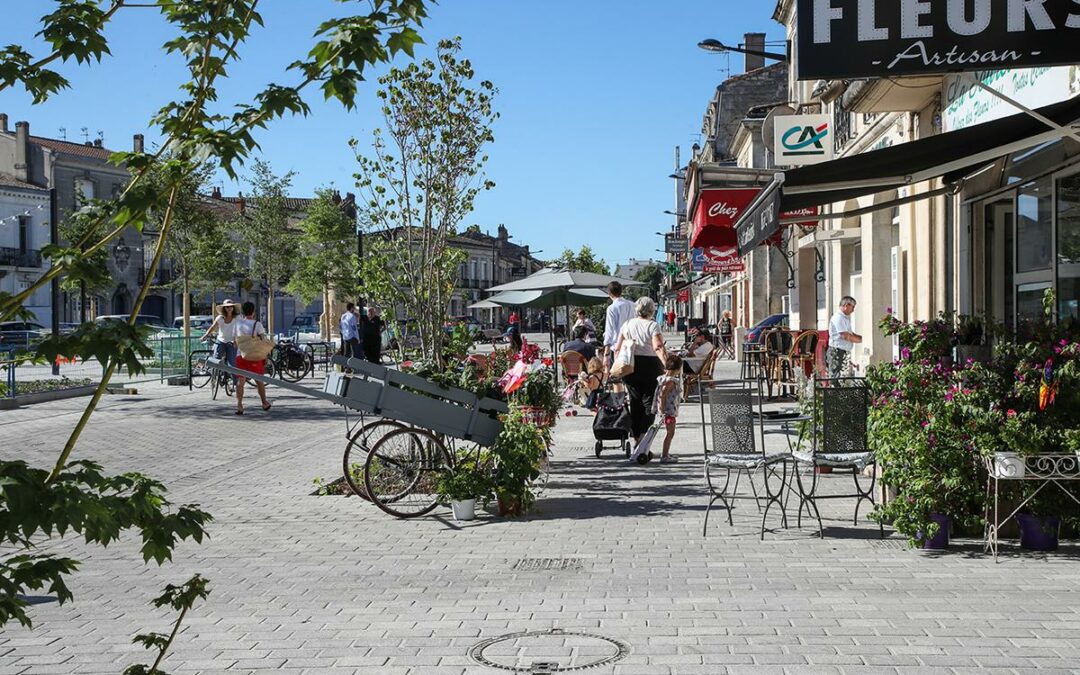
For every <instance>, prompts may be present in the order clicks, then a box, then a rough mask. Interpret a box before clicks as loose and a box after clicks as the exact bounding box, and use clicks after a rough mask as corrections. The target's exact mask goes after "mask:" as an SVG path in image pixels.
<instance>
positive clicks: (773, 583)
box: [0, 364, 1080, 675]
mask: <svg viewBox="0 0 1080 675" xmlns="http://www.w3.org/2000/svg"><path fill="white" fill-rule="evenodd" d="M723 367H724V368H725V369H728V370H731V369H732V368H733V366H731V365H730V364H724V366H723ZM723 372H725V373H726V372H728V371H727V370H725V371H723ZM728 374H734V371H733V370H731V372H730V373H728ZM274 400H275V406H274V409H273V410H272V411H271V412H270V413H269V414H263V413H262V412H261V411H258V410H255V406H249V410H251V412H250V413H249V414H248V415H245V416H244V417H241V418H237V417H235V416H233V415H232V414H231V410H232V408H231V400H227V401H217V402H212V401H210V398H209V394H208V392H206V391H196V392H193V393H189V392H188V391H187V389H186V388H176V387H164V386H147V387H145V388H144V389H142V390H140V395H139V396H133V397H128V396H110V397H108V398H107V399H106V400H105V404H104V405H103V407H102V410H101V411H100V412H99V414H98V415H96V416H95V418H94V420H93V422H92V423H91V425H90V426H89V428H88V430H87V433H86V434H85V438H84V441H83V442H82V444H81V445H80V448H79V450H78V451H77V453H76V456H77V457H79V456H81V457H93V458H94V459H97V460H99V461H101V462H102V463H103V464H104V465H105V466H106V468H107V469H108V470H110V471H125V470H139V471H144V472H146V473H149V474H151V475H153V476H155V477H157V478H159V479H161V480H162V481H163V482H165V484H166V485H168V486H170V489H171V496H172V499H173V500H174V501H175V502H177V503H180V502H188V501H197V502H199V503H201V504H202V505H203V506H204V507H205V508H206V509H207V510H209V511H210V512H211V513H213V514H214V516H215V521H214V522H213V523H212V524H211V526H210V534H211V537H210V540H209V541H207V542H205V543H204V544H203V545H194V544H184V545H181V546H180V547H179V549H178V550H177V553H176V556H175V560H174V561H173V562H172V563H171V564H167V565H165V566H163V567H161V568H159V567H157V566H153V565H150V566H147V565H143V564H142V563H141V559H140V558H139V556H138V542H137V541H135V540H133V539H132V538H131V537H126V538H125V539H124V540H123V541H122V542H120V543H119V544H118V545H115V546H110V547H109V548H108V549H98V548H86V547H85V546H83V545H81V544H79V543H78V542H76V541H73V540H68V541H65V542H63V543H61V544H59V545H55V548H56V549H58V550H63V551H64V552H66V553H68V554H72V555H76V556H77V557H80V558H82V559H83V560H84V561H85V563H84V566H83V570H82V571H81V572H79V573H78V574H76V575H75V577H74V579H73V583H72V584H71V585H72V590H73V591H74V593H75V597H76V600H75V601H74V602H73V603H71V604H70V605H66V606H64V607H59V606H57V605H56V604H55V603H45V604H41V605H37V606H35V607H34V608H33V616H34V619H35V623H36V627H35V628H34V630H32V631H30V630H25V629H22V628H20V627H12V626H8V627H6V628H5V629H4V631H3V632H2V633H0V674H7V673H34V674H38V673H118V672H120V671H122V670H123V668H124V667H126V666H127V665H129V664H131V663H134V662H136V661H139V660H146V659H145V657H144V654H143V652H142V650H141V648H139V647H137V646H136V645H132V644H131V638H132V637H133V636H134V635H135V634H136V633H139V632H146V631H149V630H155V631H163V630H165V629H166V628H167V625H168V623H169V622H170V621H171V619H172V618H173V617H172V616H170V614H169V613H167V612H163V611H159V610H156V609H154V608H153V607H151V606H150V605H149V604H148V603H149V601H150V600H151V599H152V598H153V597H155V596H156V595H157V594H158V593H159V592H160V589H161V588H162V586H164V585H165V584H166V583H175V582H178V581H182V580H183V579H186V578H187V577H188V576H190V575H191V574H193V573H195V572H200V573H202V574H203V575H204V576H206V577H208V578H209V579H210V581H211V588H212V593H211V595H210V597H209V598H208V600H207V601H206V602H204V603H201V604H200V605H198V606H197V607H196V608H195V610H193V612H192V613H191V615H190V618H189V619H188V621H187V622H186V626H185V628H184V630H183V631H182V632H181V634H180V635H179V636H178V638H177V642H176V646H175V649H174V650H173V652H172V653H171V655H170V656H169V658H168V659H167V660H166V663H165V668H166V669H167V670H168V671H169V672H175V673H223V672H261V671H263V670H274V671H275V672H280V673H323V672H327V673H329V672H334V673H339V672H340V673H353V672H363V673H413V674H418V675H419V674H428V673H498V672H510V671H499V670H493V669H489V668H485V667H482V666H480V665H478V664H476V663H475V662H474V661H472V660H471V659H470V658H469V655H468V652H469V649H470V648H471V647H472V646H474V645H475V644H477V643H478V642H479V641H480V640H483V639H486V638H492V637H496V636H500V635H504V634H508V633H515V632H520V631H537V630H548V629H551V628H562V629H564V630H567V631H580V632H585V633H591V634H596V635H601V636H607V637H610V638H613V639H615V640H618V641H621V642H623V643H625V644H626V645H627V646H628V647H629V654H628V655H627V656H626V657H625V658H623V659H622V660H621V661H619V662H618V663H617V664H615V665H610V666H605V667H600V668H595V669H590V670H588V671H581V672H595V673H619V674H629V673H649V674H653V673H754V674H762V673H894V674H895V673H920V674H921V673H938V672H940V673H966V672H972V673H974V672H980V673H986V672H990V673H1020V672H1024V673H1028V672H1030V673H1053V672H1080V576H1078V575H1077V573H1076V571H1077V569H1078V567H1077V557H1078V553H1080V551H1078V550H1077V549H1076V548H1069V547H1066V548H1063V549H1062V550H1061V551H1060V552H1058V553H1055V554H1047V555H1020V554H1017V553H1015V552H1013V551H1009V552H1007V553H1006V555H1005V556H1003V558H1002V562H1001V563H1000V564H996V565H995V564H994V563H993V560H992V559H991V558H990V557H988V556H985V555H983V554H982V548H981V545H979V544H978V543H977V542H962V544H961V545H960V546H959V547H957V548H955V549H954V550H952V551H950V552H948V553H943V554H929V553H923V552H917V551H908V550H906V549H905V548H904V547H903V544H902V543H901V542H899V541H898V540H897V539H895V538H894V537H890V538H888V539H885V540H881V539H879V535H878V530H877V527H876V525H875V524H873V523H870V522H866V521H862V522H860V523H859V524H858V525H857V526H853V525H852V524H851V522H850V505H845V504H844V503H843V502H839V501H838V502H836V503H831V504H829V507H828V509H829V510H828V511H827V513H826V514H825V515H826V518H827V522H826V525H827V528H828V529H827V535H828V536H827V537H826V538H825V539H824V540H822V539H819V538H818V537H817V530H816V527H811V526H810V525H809V523H808V522H804V523H803V524H804V527H803V528H802V529H796V528H794V527H792V528H790V529H788V530H780V531H779V532H778V533H775V534H767V535H766V538H765V540H764V541H760V540H759V534H758V529H757V528H758V526H759V524H760V517H759V516H758V513H757V510H756V508H755V507H754V505H753V503H752V502H751V501H749V500H741V501H740V502H739V503H738V505H737V507H736V511H735V514H734V526H733V527H732V526H729V525H728V523H727V519H726V516H725V514H724V513H723V512H722V511H720V512H717V513H715V514H714V517H711V518H710V523H709V531H708V536H705V537H703V536H702V522H703V517H704V509H705V504H706V502H707V499H706V496H705V495H706V493H705V488H704V482H703V479H702V466H701V462H700V453H701V447H702V446H701V434H700V427H698V426H697V425H696V424H695V422H696V421H697V417H696V415H697V414H698V413H697V410H698V408H697V406H696V405H693V404H687V405H685V406H684V409H683V413H682V416H681V418H680V427H679V431H678V436H677V437H676V443H675V453H676V454H677V455H678V456H679V457H680V459H682V462H681V463H679V464H675V465H658V464H651V465H649V466H645V467H637V466H632V465H629V464H628V463H627V462H625V461H624V460H621V459H619V456H618V455H617V454H615V453H608V454H605V456H604V457H603V458H601V459H596V458H595V457H594V456H593V451H592V444H593V441H592V436H591V431H590V429H589V422H590V419H589V418H587V417H585V416H579V417H563V418H560V420H559V426H558V427H557V430H556V447H555V457H554V459H553V463H552V474H551V477H550V480H549V482H548V485H547V488H546V489H545V492H544V493H543V495H542V496H541V499H540V501H539V502H538V504H537V507H536V510H535V511H534V512H533V513H532V514H531V515H530V516H529V517H528V518H525V519H501V518H497V517H495V516H492V515H490V514H487V513H483V514H481V516H480V518H479V519H478V520H476V521H474V522H471V523H456V522H454V521H453V520H452V519H451V518H450V514H449V509H438V510H436V511H435V512H434V513H433V514H432V515H431V516H429V517H425V518H421V519H417V520H409V521H402V520H394V519H392V518H389V517H388V516H386V515H385V514H383V513H382V512H381V511H379V510H377V509H376V508H374V507H372V506H371V505H369V504H367V503H365V502H363V501H361V500H359V499H357V498H355V497H349V498H346V497H314V496H311V495H310V494H309V493H310V492H311V491H312V490H313V486H312V482H311V481H312V479H313V478H314V477H316V476H319V477H322V478H323V479H325V480H328V479H332V478H336V477H337V476H338V475H340V471H341V467H340V458H341V452H342V450H343V449H344V433H345V430H346V427H345V424H344V421H343V416H342V413H341V411H340V410H337V409H335V408H333V407H332V406H329V405H327V404H325V403H322V402H319V401H315V400H313V399H306V398H304V397H302V396H300V395H298V394H293V393H289V392H282V393H279V394H278V395H276V396H275V397H274ZM80 405H81V404H80V402H78V401H57V402H54V403H47V404H41V405H38V406H34V407H32V408H25V409H20V410H14V411H6V412H0V448H2V451H3V452H4V453H5V455H7V456H12V455H14V456H19V457H23V458H26V459H28V460H29V461H31V462H33V463H36V464H39V465H43V464H46V463H48V462H51V460H52V459H53V458H54V457H55V453H56V451H57V448H59V447H60V446H61V445H62V443H63V440H64V439H65V438H66V435H67V433H68V432H69V430H70V428H71V426H72V425H73V424H74V421H75V419H76V415H77V413H78V411H79V410H81V407H80ZM771 438H772V439H773V440H771V441H770V442H778V443H779V442H783V441H782V440H781V439H779V438H777V437H771ZM16 449H17V450H16ZM9 453H11V454H10V455H9ZM824 480H825V481H826V486H827V487H828V488H829V489H832V488H835V487H836V486H837V485H839V484H840V483H839V480H842V477H839V476H829V477H825V478H824ZM847 480H850V479H847ZM789 515H790V516H793V515H794V513H793V512H790V513H789ZM793 520H794V519H793ZM776 524H777V525H778V524H779V523H776ZM790 524H791V525H794V523H793V522H792V523H790ZM551 558H563V559H566V563H565V564H564V565H562V566H560V567H559V568H556V569H551V568H546V569H545V568H544V567H543V565H542V564H541V565H537V564H535V561H533V562H526V563H525V564H524V565H523V564H521V562H522V560H523V559H551ZM567 650H569V651H571V652H572V653H573V647H567V648H559V649H554V648H553V651H554V652H555V653H553V654H551V655H550V656H551V657H552V658H553V659H559V658H563V657H566V656H567V653H566V652H567ZM527 655H528V654H527Z"/></svg>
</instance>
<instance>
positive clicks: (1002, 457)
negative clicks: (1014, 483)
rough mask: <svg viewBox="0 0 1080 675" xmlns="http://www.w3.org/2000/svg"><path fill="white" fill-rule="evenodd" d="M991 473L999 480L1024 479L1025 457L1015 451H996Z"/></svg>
mask: <svg viewBox="0 0 1080 675" xmlns="http://www.w3.org/2000/svg"><path fill="white" fill-rule="evenodd" d="M990 475H992V476H993V477H994V478H997V479H999V480H1022V479H1023V478H1024V458H1023V457H1021V456H1020V455H1018V454H1016V453H1015V452H995V453H994V459H993V462H992V463H991V464H990Z"/></svg>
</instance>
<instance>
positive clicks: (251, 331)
mask: <svg viewBox="0 0 1080 675" xmlns="http://www.w3.org/2000/svg"><path fill="white" fill-rule="evenodd" d="M242 309H243V312H244V318H242V319H237V320H236V322H237V326H236V335H237V336H240V335H256V336H258V335H266V329H265V328H263V325H262V323H260V322H259V321H256V320H255V303H254V302H251V301H250V300H249V301H248V302H245V303H244V304H243V307H242ZM236 367H237V368H239V369H240V370H246V371H247V372H249V373H254V374H256V375H265V374H266V359H259V360H258V361H249V360H248V359H245V358H244V357H243V356H241V355H240V354H237V355H236ZM246 381H247V378H243V377H240V378H237V381H236V414H237V415H243V414H244V383H245V382H246ZM255 386H256V387H257V388H258V390H259V398H260V399H261V400H262V409H263V410H269V409H270V401H268V400H266V385H265V384H263V383H262V382H256V385H255Z"/></svg>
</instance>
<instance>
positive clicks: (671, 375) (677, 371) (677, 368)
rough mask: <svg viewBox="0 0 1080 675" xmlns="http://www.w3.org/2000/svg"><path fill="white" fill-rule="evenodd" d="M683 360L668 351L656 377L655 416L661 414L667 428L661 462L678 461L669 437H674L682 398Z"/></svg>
mask: <svg viewBox="0 0 1080 675" xmlns="http://www.w3.org/2000/svg"><path fill="white" fill-rule="evenodd" d="M682 367H683V360H682V359H681V358H679V355H678V354H674V353H672V352H668V355H667V360H665V361H664V374H663V375H661V376H660V377H658V378H656V383H657V384H656V394H655V395H654V396H653V400H655V401H656V414H657V416H663V418H664V428H665V429H666V430H667V435H665V436H664V451H663V453H662V454H661V455H660V463H661V464H671V463H673V462H677V461H679V459H678V458H677V457H672V456H671V455H670V454H669V453H670V452H671V439H672V438H674V437H675V421H676V418H677V417H678V416H679V402H680V400H681V399H682V393H681V392H682V383H681V380H680V376H681V373H682Z"/></svg>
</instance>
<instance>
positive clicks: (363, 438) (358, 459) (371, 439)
mask: <svg viewBox="0 0 1080 675" xmlns="http://www.w3.org/2000/svg"><path fill="white" fill-rule="evenodd" d="M405 428H407V427H406V426H405V425H404V424H401V423H400V422H393V421H391V420H375V421H373V422H368V423H367V424H362V425H360V426H359V427H357V428H356V429H354V430H353V432H352V433H350V434H349V435H348V439H349V442H348V444H346V445H345V454H344V455H343V456H342V458H341V470H342V473H344V474H345V482H346V483H348V484H349V487H350V488H352V491H353V493H354V494H356V496H357V497H361V498H363V499H368V495H367V489H366V488H365V486H364V467H365V466H366V463H367V457H368V453H369V452H371V447H372V446H373V445H375V444H376V443H378V442H379V441H380V440H381V439H382V438H383V437H384V436H386V435H387V434H389V433H390V432H391V431H397V430H398V429H405ZM369 501H370V500H369Z"/></svg>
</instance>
